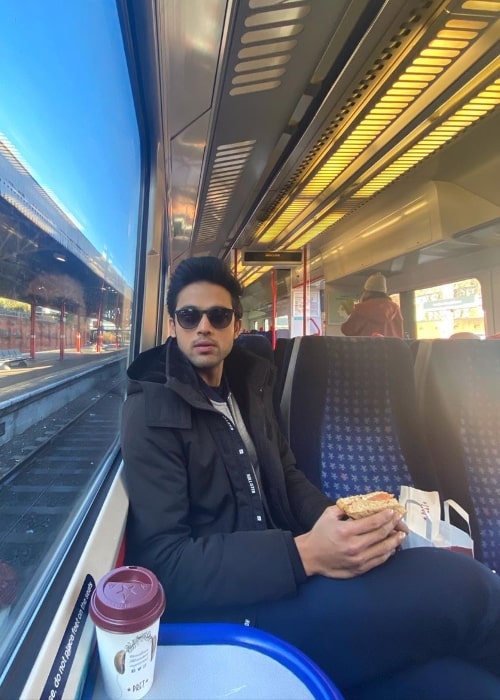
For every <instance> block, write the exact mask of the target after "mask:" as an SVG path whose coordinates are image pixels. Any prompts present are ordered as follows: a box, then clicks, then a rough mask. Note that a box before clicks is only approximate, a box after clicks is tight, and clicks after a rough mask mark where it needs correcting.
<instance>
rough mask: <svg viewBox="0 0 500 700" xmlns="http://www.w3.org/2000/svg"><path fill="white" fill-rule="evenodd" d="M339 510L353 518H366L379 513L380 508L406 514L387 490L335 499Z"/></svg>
mask: <svg viewBox="0 0 500 700" xmlns="http://www.w3.org/2000/svg"><path fill="white" fill-rule="evenodd" d="M337 505H338V507H339V508H340V510H342V511H344V513H345V514H346V515H347V516H348V517H349V518H353V519H354V520H359V519H360V518H366V516H367V515H373V514H374V513H380V511H381V510H385V509H386V508H392V510H394V511H395V512H396V513H401V515H403V516H404V515H406V510H405V508H404V507H403V506H402V505H401V504H400V503H399V502H398V500H397V499H396V498H395V497H394V495H393V494H392V493H387V491H372V492H371V493H363V494H359V495H358V496H347V497H346V498H339V499H337Z"/></svg>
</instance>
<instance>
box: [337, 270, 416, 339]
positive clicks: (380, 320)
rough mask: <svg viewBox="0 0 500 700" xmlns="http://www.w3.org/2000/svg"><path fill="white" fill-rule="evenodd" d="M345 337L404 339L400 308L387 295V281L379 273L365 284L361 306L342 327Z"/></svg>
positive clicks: (354, 310) (356, 307) (357, 305)
mask: <svg viewBox="0 0 500 700" xmlns="http://www.w3.org/2000/svg"><path fill="white" fill-rule="evenodd" d="M341 330H342V333H343V334H344V335H374V336H377V335H383V336H392V337H395V338H403V335H404V334H403V317H402V316H401V311H400V310H399V306H398V305H397V304H396V303H395V302H394V301H392V299H391V298H390V296H389V295H388V294H387V281H386V279H385V277H384V275H383V274H382V273H380V272H377V273H376V274H375V275H371V277H368V279H367V280H366V282H365V286H364V288H363V293H362V294H361V298H360V302H359V304H355V306H354V309H353V310H352V313H351V315H350V316H349V318H348V319H347V320H346V321H345V322H344V323H343V324H342V326H341Z"/></svg>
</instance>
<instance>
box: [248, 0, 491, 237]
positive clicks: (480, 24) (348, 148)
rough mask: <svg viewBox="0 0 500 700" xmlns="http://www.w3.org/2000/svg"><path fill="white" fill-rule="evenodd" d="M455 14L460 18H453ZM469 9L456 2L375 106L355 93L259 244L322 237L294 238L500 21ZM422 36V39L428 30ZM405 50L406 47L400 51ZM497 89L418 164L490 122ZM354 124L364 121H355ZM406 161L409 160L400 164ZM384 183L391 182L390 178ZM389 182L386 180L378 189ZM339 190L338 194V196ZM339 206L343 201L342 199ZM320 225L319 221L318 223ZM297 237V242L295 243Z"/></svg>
mask: <svg viewBox="0 0 500 700" xmlns="http://www.w3.org/2000/svg"><path fill="white" fill-rule="evenodd" d="M450 8H452V9H453V10H454V11H455V12H456V13H457V15H458V16H457V15H454V14H453V13H450V12H451V10H450ZM463 9H464V3H463V2H461V3H458V2H456V3H452V4H450V6H449V7H448V8H447V12H444V11H443V12H441V13H440V15H439V16H438V17H437V18H436V20H435V21H434V24H433V26H432V29H433V34H432V36H429V34H428V33H427V34H426V35H425V36H423V35H422V36H420V37H419V40H418V42H416V43H415V42H414V43H415V46H414V47H413V50H412V52H411V54H410V53H409V52H407V53H408V55H407V56H406V58H405V60H404V61H401V62H400V64H399V65H398V73H397V75H393V76H392V80H391V81H389V80H386V84H385V91H384V92H383V93H382V94H381V91H380V90H379V94H378V97H375V99H374V104H372V106H370V105H366V104H364V103H363V94H362V90H361V89H357V90H356V91H355V92H354V93H353V96H352V97H351V99H350V100H348V101H347V103H346V106H345V107H344V108H342V109H341V110H340V111H339V113H338V114H337V116H336V117H335V118H334V119H333V121H332V122H331V123H330V125H329V127H328V129H327V131H329V137H328V138H327V139H325V138H324V137H322V139H321V141H322V145H321V147H320V149H319V152H318V149H316V152H315V153H314V156H313V157H312V158H311V157H310V156H308V159H309V160H310V163H311V165H309V166H308V167H307V169H306V170H307V171H308V174H309V177H307V175H306V176H305V177H304V176H303V177H302V182H301V183H299V184H298V185H295V187H294V189H293V191H290V190H289V191H288V193H287V196H286V199H283V202H282V205H281V207H280V208H279V209H278V210H277V211H276V214H275V216H274V218H273V219H272V220H271V221H266V222H264V223H263V224H262V225H261V226H260V227H259V229H258V230H257V232H256V239H257V240H258V241H259V242H262V243H266V244H267V245H269V244H270V243H271V242H272V241H275V243H276V245H277V246H281V245H283V244H284V243H285V241H286V242H287V243H289V242H290V241H291V240H294V244H295V243H296V242H297V241H303V240H305V241H307V240H312V238H314V237H315V235H317V233H321V232H322V231H323V230H324V228H323V229H321V227H320V226H318V224H317V223H315V222H314V223H313V225H312V226H311V229H313V230H314V233H313V234H311V237H309V235H307V234H301V235H300V238H297V236H295V238H294V235H295V232H296V231H297V230H298V229H299V228H303V225H304V223H306V224H307V225H308V226H309V225H310V220H311V218H312V216H313V214H314V206H315V200H316V198H318V197H320V196H321V198H322V199H323V200H324V199H325V198H326V194H327V192H328V196H329V197H330V196H331V195H332V194H333V193H335V192H337V193H338V192H340V191H341V188H342V186H343V185H345V183H346V180H347V177H348V176H349V177H352V175H353V172H354V171H355V170H357V171H360V170H361V168H362V166H363V162H364V161H363V154H365V153H370V156H371V157H372V156H373V153H374V151H373V147H374V145H375V143H376V142H377V139H379V138H380V137H381V135H383V134H385V133H387V130H388V129H389V127H392V126H393V125H396V124H397V123H398V122H399V121H400V120H403V121H404V120H405V118H407V115H408V111H409V109H410V108H411V106H412V103H413V102H415V101H416V100H418V99H420V98H422V96H424V95H425V94H426V91H428V90H429V89H430V87H431V86H432V85H433V83H434V82H435V80H436V79H437V78H440V79H443V77H444V76H446V72H447V71H448V70H450V69H452V68H453V66H454V65H455V64H456V62H457V61H458V60H459V59H460V58H461V57H462V56H465V54H466V52H467V51H469V50H470V49H471V48H472V46H473V44H474V42H478V41H479V40H480V39H481V37H482V36H483V35H484V34H485V32H487V31H488V30H489V29H491V27H492V26H493V25H494V23H495V21H498V16H496V17H495V15H494V14H491V15H490V16H488V15H487V16H485V17H484V18H479V17H478V15H477V12H476V13H475V14H474V16H472V17H470V18H469V17H465V16H464V14H463ZM418 30H419V31H420V33H421V27H419V28H418ZM419 31H417V30H415V33H416V34H418V33H419ZM403 49H404V46H402V48H401V51H403ZM393 54H394V52H392V55H391V51H390V50H389V49H386V50H385V51H383V52H382V54H381V57H379V58H378V59H377V60H376V61H375V65H376V64H379V63H380V62H381V61H383V60H384V58H383V57H384V55H385V56H387V58H386V60H387V61H389V60H392V61H395V59H394V55H393ZM389 57H390V58H389ZM362 84H363V81H361V85H362ZM492 89H493V88H492V86H490V87H489V88H488V91H487V92H488V95H489V96H488V97H485V96H484V95H483V97H482V100H483V101H482V103H481V105H479V104H478V103H477V98H474V99H473V100H471V101H470V103H467V106H465V105H464V109H463V111H462V110H459V111H458V112H457V114H456V115H455V117H454V119H453V120H446V121H445V122H444V124H443V128H442V130H441V131H439V132H438V131H436V130H435V132H433V134H432V135H429V139H428V141H425V142H423V143H422V142H420V143H419V144H417V145H416V146H415V149H416V150H415V151H414V152H413V153H412V155H413V156H415V155H416V153H417V152H418V149H419V148H420V149H421V152H427V153H431V152H432V150H429V149H430V148H431V144H432V143H433V139H435V143H437V144H438V145H436V147H435V148H438V147H439V146H440V145H442V144H443V143H444V142H445V141H444V140H449V138H452V137H453V136H454V135H456V134H457V133H459V131H461V130H462V129H463V128H466V127H467V126H469V125H471V124H472V123H474V121H475V120H476V119H477V118H480V117H481V116H482V115H483V114H486V113H487V112H488V111H489V109H487V103H486V102H485V100H486V101H487V100H490V101H491V100H493V104H492V105H490V106H491V108H493V107H494V106H495V104H496V102H495V101H494V98H493V97H492V95H491V91H492ZM356 111H357V114H356ZM363 112H364V114H363ZM354 116H356V117H357V119H356V121H355V120H354ZM460 125H461V127H460V128H459V126H460ZM445 135H446V137H447V138H446V139H445ZM435 148H434V150H435ZM406 155H408V154H406ZM422 157H425V156H422ZM403 159H404V157H402V159H401V160H403ZM306 160H307V159H306ZM314 164H315V165H314ZM400 165H401V163H400ZM314 168H315V172H314ZM391 174H393V171H391ZM385 176H386V177H387V172H386V173H385ZM395 177H396V176H395ZM382 179H383V178H382V174H381V179H380V180H379V183H380V182H382ZM392 179H394V177H393V178H392ZM390 181H392V180H390ZM337 187H338V188H339V189H336V188H337ZM375 191H378V190H376V189H375V190H374V192H375ZM362 192H363V194H361V193H360V194H359V195H357V197H358V198H359V197H363V196H367V192H368V189H363V190H362ZM336 199H337V201H338V200H339V198H338V197H336ZM343 204H345V201H344V202H343ZM315 218H316V219H317V216H316V217H315ZM292 232H293V234H294V235H290V234H292Z"/></svg>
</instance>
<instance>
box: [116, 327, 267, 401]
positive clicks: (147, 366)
mask: <svg viewBox="0 0 500 700" xmlns="http://www.w3.org/2000/svg"><path fill="white" fill-rule="evenodd" d="M224 372H225V374H226V376H227V378H228V380H229V384H230V387H231V389H232V390H234V389H235V388H236V387H237V386H238V385H240V384H241V383H242V380H243V382H244V383H246V381H247V379H246V377H247V376H248V375H251V379H252V382H255V383H256V384H257V385H261V384H262V383H264V382H270V381H272V380H273V379H274V375H275V368H274V365H272V364H271V363H270V362H269V361H268V360H266V359H264V358H262V357H259V356H257V355H255V354H254V353H252V352H249V351H248V350H246V349H245V348H242V347H240V346H239V345H237V344H235V345H234V346H233V349H232V350H231V352H230V353H229V355H228V356H227V357H226V359H225V360H224ZM127 378H128V381H127V393H128V394H133V393H136V392H138V391H142V390H143V388H142V385H143V384H163V385H166V386H167V387H168V388H172V389H174V390H175V388H176V387H177V386H178V385H179V383H181V384H184V385H185V384H187V385H191V386H192V387H194V388H196V390H197V393H198V378H197V374H196V371H195V369H194V367H193V365H192V364H191V363H190V362H189V361H188V360H187V358H186V357H185V356H184V355H183V354H182V352H181V351H180V350H179V346H178V345H177V340H176V339H175V338H168V339H167V341H166V342H165V343H164V344H163V345H159V346H157V347H154V348H151V349H149V350H145V351H144V352H142V353H141V354H140V355H138V357H137V358H136V359H135V360H134V361H133V362H132V363H131V365H130V366H129V368H128V370H127Z"/></svg>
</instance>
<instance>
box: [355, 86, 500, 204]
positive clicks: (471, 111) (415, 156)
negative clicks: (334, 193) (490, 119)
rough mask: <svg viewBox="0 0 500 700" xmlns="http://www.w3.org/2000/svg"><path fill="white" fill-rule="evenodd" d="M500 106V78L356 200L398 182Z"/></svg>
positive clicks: (359, 191) (407, 154)
mask: <svg viewBox="0 0 500 700" xmlns="http://www.w3.org/2000/svg"><path fill="white" fill-rule="evenodd" d="M499 104H500V79H499V80H496V81H495V82H494V83H492V84H491V85H489V86H488V87H487V88H485V89H484V90H481V92H480V93H478V94H477V95H476V96H475V97H473V98H472V99H471V100H469V102H467V104H465V105H463V106H462V107H461V108H460V109H459V110H457V112H456V113H455V114H453V115H452V116H451V117H449V118H448V119H447V120H446V121H444V122H443V123H442V124H441V125H440V126H438V127H436V128H435V129H434V130H433V131H432V132H431V133H430V134H428V135H427V136H425V137H424V138H423V139H422V140H421V141H419V142H418V143H416V144H415V145H414V146H412V147H411V148H410V149H409V150H408V151H407V152H406V153H405V154H404V155H403V156H401V157H400V158H397V159H396V160H395V161H394V162H393V163H391V165H389V167H387V168H385V169H384V170H383V171H382V172H381V173H379V174H378V175H377V176H376V177H374V178H373V179H372V180H370V182H368V183H367V184H366V185H365V186H364V187H362V188H361V189H360V190H358V192H356V193H355V194H353V197H354V198H355V199H361V198H363V197H371V196H373V195H374V194H376V193H377V192H379V191H380V190H381V189H383V188H384V187H386V186H387V185H389V184H390V183H391V182H394V180H396V178H398V177H400V175H403V173H405V172H407V171H408V170H409V169H410V168H412V167H413V166H414V165H417V163H420V161H422V160H423V159H424V158H427V156H429V155H431V154H432V153H434V152H435V151H437V150H438V148H441V146H443V145H444V144H445V143H446V142H447V141H449V140H450V139H452V138H454V137H455V136H456V135H457V134H459V133H460V132H461V131H463V130H464V129H466V128H467V127H468V126H470V125H471V124H473V123H474V122H476V121H477V120H478V119H481V117H483V116H484V115H485V114H487V113H488V112H491V111H492V110H493V109H495V107H497V106H498V105H499Z"/></svg>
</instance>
